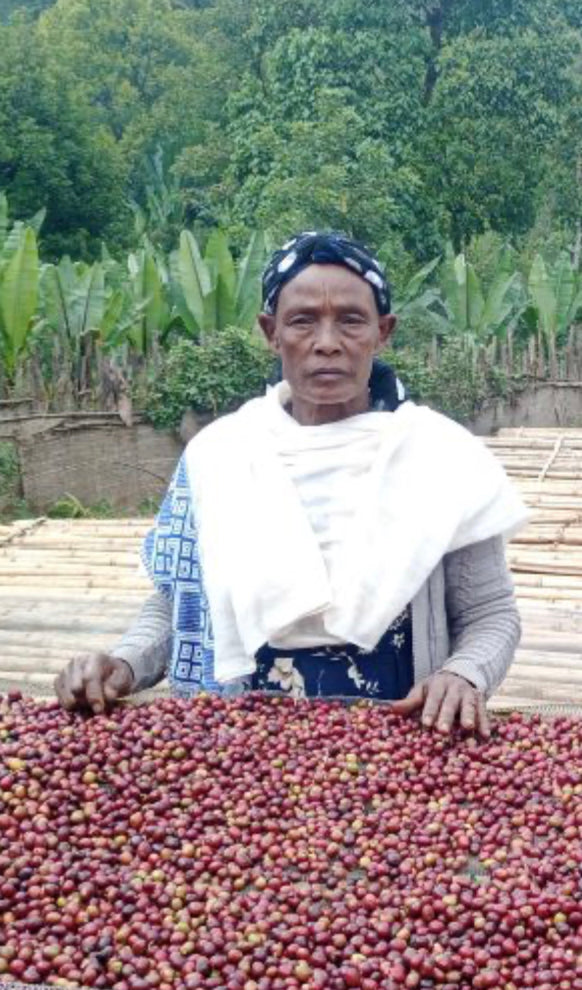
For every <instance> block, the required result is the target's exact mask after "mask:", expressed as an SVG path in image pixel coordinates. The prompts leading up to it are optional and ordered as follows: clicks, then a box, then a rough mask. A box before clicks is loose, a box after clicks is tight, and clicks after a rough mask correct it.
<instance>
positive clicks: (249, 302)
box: [170, 230, 266, 339]
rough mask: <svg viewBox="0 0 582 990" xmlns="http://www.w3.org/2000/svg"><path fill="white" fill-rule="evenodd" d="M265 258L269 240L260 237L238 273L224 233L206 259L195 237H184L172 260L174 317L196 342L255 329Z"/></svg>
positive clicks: (213, 242) (253, 240)
mask: <svg viewBox="0 0 582 990" xmlns="http://www.w3.org/2000/svg"><path fill="white" fill-rule="evenodd" d="M265 255H266V245H265V238H264V235H263V234H262V233H260V232H255V233H254V234H253V236H252V237H251V239H250V241H249V244H248V246H247V250H246V252H245V255H244V257H243V258H242V260H241V262H240V264H239V266H238V269H237V267H236V266H235V263H234V260H233V257H232V254H231V251H230V248H229V246H228V241H227V238H226V235H225V234H224V233H223V232H222V231H220V230H215V231H213V233H212V234H211V236H210V238H209V240H208V244H207V246H206V251H205V254H204V257H202V254H201V252H200V248H199V246H198V243H197V241H196V238H195V237H194V235H193V234H192V233H191V232H190V231H188V230H184V231H182V234H181V237H180V247H179V250H178V252H177V253H176V254H175V255H174V256H173V257H172V258H171V259H170V272H171V275H170V280H171V292H172V296H173V301H174V309H175V313H176V314H177V316H178V317H179V318H180V319H181V320H182V322H183V325H184V326H185V328H186V330H187V331H188V333H189V334H190V335H191V336H193V337H196V338H197V339H203V338H204V337H206V336H208V334H211V333H213V332H215V331H220V330H224V329H225V327H227V326H232V325H236V326H238V327H241V329H251V327H252V326H253V324H254V321H255V318H256V315H257V313H258V310H259V306H260V298H261V297H260V278H259V276H260V272H261V269H262V266H263V264H264V261H265Z"/></svg>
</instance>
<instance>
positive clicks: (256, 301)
mask: <svg viewBox="0 0 582 990" xmlns="http://www.w3.org/2000/svg"><path fill="white" fill-rule="evenodd" d="M265 255H266V242H265V235H264V234H263V233H262V232H261V231H258V230H257V231H255V232H254V234H253V235H252V236H251V239H250V241H249V243H248V247H247V249H246V252H245V254H244V257H243V259H242V261H241V263H240V265H239V269H238V277H237V283H236V291H235V295H234V313H235V321H236V324H237V326H239V327H241V328H242V329H243V330H250V329H252V327H253V326H254V323H255V320H256V318H257V313H258V312H259V309H260V305H261V273H262V270H263V266H264V264H265Z"/></svg>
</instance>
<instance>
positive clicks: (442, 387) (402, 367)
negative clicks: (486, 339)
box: [383, 340, 513, 423]
mask: <svg viewBox="0 0 582 990" xmlns="http://www.w3.org/2000/svg"><path fill="white" fill-rule="evenodd" d="M383 357H384V359H385V360H387V361H388V362H389V363H390V364H391V365H392V367H393V368H394V370H395V371H396V372H397V374H398V375H399V376H400V378H401V379H402V381H403V383H404V384H405V385H406V387H407V389H408V391H409V393H410V396H411V398H412V399H414V400H415V402H421V403H423V404H425V405H428V406H431V407H432V408H433V409H437V410H438V411H439V412H442V413H445V415H447V416H450V417H451V419H455V420H457V422H459V423H467V422H469V421H470V420H471V419H473V417H474V416H475V415H476V414H477V413H478V411H479V409H480V408H481V407H482V406H483V405H484V404H485V403H486V402H487V401H488V400H490V399H496V398H504V397H507V396H508V395H509V394H510V392H511V390H512V388H513V385H512V383H511V382H510V381H509V379H508V378H507V375H505V374H504V372H503V371H501V370H500V369H499V368H497V367H495V366H494V365H493V364H492V363H491V362H490V361H489V360H488V359H487V358H486V357H485V356H482V357H481V358H478V359H475V356H474V354H473V353H472V352H471V351H470V350H469V349H468V348H467V347H465V345H464V344H463V342H462V341H459V340H451V341H448V342H447V343H446V344H445V345H444V346H443V348H442V349H440V350H439V352H438V357H437V360H436V362H435V363H431V362H430V361H429V360H428V359H427V357H426V354H425V353H418V352H415V351H414V350H413V349H411V348H400V349H394V350H391V351H389V352H387V353H386V354H384V355H383Z"/></svg>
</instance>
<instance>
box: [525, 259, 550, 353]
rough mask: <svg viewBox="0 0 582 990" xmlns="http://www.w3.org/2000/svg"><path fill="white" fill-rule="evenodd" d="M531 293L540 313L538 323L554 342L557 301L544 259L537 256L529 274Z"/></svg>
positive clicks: (548, 338)
mask: <svg viewBox="0 0 582 990" xmlns="http://www.w3.org/2000/svg"><path fill="white" fill-rule="evenodd" d="M528 285H529V291H530V295H531V298H532V300H533V303H534V305H535V307H536V309H537V312H538V323H539V325H540V326H541V329H542V332H543V334H544V336H545V337H546V339H547V340H554V339H555V333H556V312H557V300H556V296H555V293H554V290H553V288H552V285H551V283H550V278H549V275H548V271H547V268H546V266H545V263H544V259H543V258H542V256H541V255H540V254H536V256H535V258H534V260H533V264H532V266H531V270H530V274H529V280H528Z"/></svg>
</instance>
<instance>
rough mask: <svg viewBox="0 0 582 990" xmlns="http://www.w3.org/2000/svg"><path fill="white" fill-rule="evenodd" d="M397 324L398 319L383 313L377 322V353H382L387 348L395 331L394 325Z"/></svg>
mask: <svg viewBox="0 0 582 990" xmlns="http://www.w3.org/2000/svg"><path fill="white" fill-rule="evenodd" d="M397 322H398V317H397V316H394V314H393V313H385V314H384V316H381V317H380V318H379V320H378V327H379V328H380V334H379V340H378V348H377V350H378V352H380V351H383V350H384V348H385V347H386V346H387V344H388V341H389V340H390V338H391V336H392V334H393V333H394V330H395V329H396V324H397Z"/></svg>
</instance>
